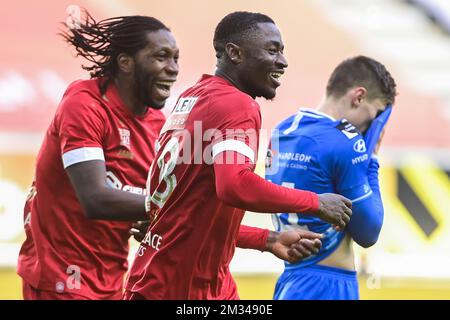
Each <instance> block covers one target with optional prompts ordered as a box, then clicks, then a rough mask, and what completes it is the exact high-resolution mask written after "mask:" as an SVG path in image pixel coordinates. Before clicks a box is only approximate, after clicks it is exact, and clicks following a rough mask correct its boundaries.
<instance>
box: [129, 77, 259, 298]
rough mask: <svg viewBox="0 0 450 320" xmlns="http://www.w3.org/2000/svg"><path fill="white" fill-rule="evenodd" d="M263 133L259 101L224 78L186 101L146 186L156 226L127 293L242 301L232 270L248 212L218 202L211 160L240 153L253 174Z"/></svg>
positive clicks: (170, 123) (204, 83) (164, 136)
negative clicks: (231, 263) (238, 235)
mask: <svg viewBox="0 0 450 320" xmlns="http://www.w3.org/2000/svg"><path fill="white" fill-rule="evenodd" d="M260 127H261V114H260V108H259V105H258V104H257V103H256V101H255V100H254V99H252V98H251V97H250V96H249V95H247V94H245V93H243V92H242V91H239V90H238V89H237V88H236V87H234V86H233V85H232V84H231V83H229V82H228V81H226V80H225V79H222V78H220V77H216V76H208V75H204V76H203V77H202V79H201V80H200V81H199V82H198V83H197V84H196V85H194V86H193V87H191V88H189V89H188V90H186V91H185V92H184V93H183V94H182V95H181V96H180V98H179V99H178V102H177V104H176V106H175V108H174V110H173V111H172V114H171V115H170V117H169V118H168V119H167V121H166V123H165V125H164V127H163V129H162V131H161V135H160V137H159V140H158V148H159V151H158V153H157V155H156V158H155V161H154V162H153V164H152V168H151V171H150V174H149V181H148V184H149V185H148V186H147V188H148V189H149V192H150V195H152V198H151V199H152V200H151V205H150V206H151V216H152V219H153V223H152V224H151V227H150V228H149V230H148V232H147V235H146V237H145V238H144V240H143V241H142V243H141V246H140V247H139V250H138V252H137V253H136V257H135V260H134V262H133V265H132V267H131V270H130V273H129V276H128V281H127V285H126V289H127V290H128V291H130V292H133V293H136V294H137V295H138V296H141V297H143V298H146V299H238V298H239V297H238V295H237V289H236V284H235V282H234V280H233V279H232V277H231V274H230V271H229V263H230V261H231V259H232V257H233V254H234V250H235V244H236V238H237V234H238V231H239V226H240V223H241V220H242V218H243V215H244V210H242V209H237V208H235V207H231V206H229V205H227V204H226V203H224V202H223V201H221V200H220V199H219V198H218V197H217V194H216V186H215V179H214V167H213V165H212V163H213V161H212V158H213V157H214V156H215V155H217V154H219V153H221V152H222V151H236V152H238V153H239V154H241V155H244V156H245V158H246V159H248V160H250V161H251V162H253V169H254V163H256V156H257V150H258V138H259V136H258V134H259V130H260ZM245 130H249V132H250V135H241V134H240V132H242V131H245ZM251 132H253V134H252V133H251Z"/></svg>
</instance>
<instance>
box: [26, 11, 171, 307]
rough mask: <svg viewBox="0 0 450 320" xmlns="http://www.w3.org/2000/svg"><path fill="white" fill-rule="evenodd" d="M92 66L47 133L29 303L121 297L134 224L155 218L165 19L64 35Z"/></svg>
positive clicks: (106, 24) (30, 215)
mask: <svg viewBox="0 0 450 320" xmlns="http://www.w3.org/2000/svg"><path fill="white" fill-rule="evenodd" d="M62 35H63V37H64V38H65V40H66V41H67V42H68V43H69V44H71V45H72V46H73V47H75V49H76V51H77V55H78V56H81V57H83V58H85V59H86V60H87V61H88V62H90V64H89V65H88V66H83V68H84V69H85V70H87V71H90V74H91V78H92V79H90V80H79V81H75V82H73V83H72V84H70V85H69V87H68V88H67V90H66V92H65V94H64V96H63V98H62V100H61V103H60V104H59V107H58V109H57V111H56V114H55V116H54V118H53V120H52V122H51V124H50V127H49V128H48V130H47V132H46V135H45V138H44V141H43V144H42V146H41V149H40V151H39V155H38V158H37V162H36V172H35V180H34V182H33V185H32V189H31V190H32V191H31V192H30V195H29V197H28V200H27V202H26V206H25V211H24V217H25V232H26V240H25V242H24V244H23V245H22V248H21V251H20V256H19V263H18V273H19V275H20V276H21V277H22V278H23V294H24V298H25V299H120V298H121V295H122V286H123V276H124V273H125V272H126V271H127V256H128V238H129V230H130V224H131V221H136V220H145V219H148V218H147V217H148V216H147V214H146V211H145V205H144V203H145V184H146V178H147V173H148V169H149V167H150V164H151V161H152V160H153V158H154V155H155V149H154V145H155V141H156V138H157V137H158V134H159V131H160V129H161V127H162V125H163V124H164V120H165V118H164V116H163V114H162V113H161V111H159V110H158V109H161V108H162V107H163V106H164V102H165V101H166V99H167V98H168V97H169V95H170V88H171V86H172V84H173V83H174V81H175V80H176V77H177V74H178V56H179V50H178V48H177V45H176V42H175V38H174V37H173V35H172V33H171V32H170V30H169V29H168V28H167V27H166V26H165V25H164V24H163V23H162V22H160V21H159V20H157V19H155V18H152V17H145V16H125V17H116V18H110V19H106V20H102V21H98V22H97V21H95V20H94V19H93V18H92V17H91V16H90V15H89V13H87V12H86V18H85V19H84V21H83V23H80V24H79V26H77V27H76V28H73V29H69V30H68V31H66V32H63V33H62Z"/></svg>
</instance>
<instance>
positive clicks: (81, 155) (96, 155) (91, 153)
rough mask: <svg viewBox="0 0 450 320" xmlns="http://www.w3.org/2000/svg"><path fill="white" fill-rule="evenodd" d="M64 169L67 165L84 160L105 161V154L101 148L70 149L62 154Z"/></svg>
mask: <svg viewBox="0 0 450 320" xmlns="http://www.w3.org/2000/svg"><path fill="white" fill-rule="evenodd" d="M62 160H63V164H64V169H66V168H67V167H69V166H71V165H73V164H76V163H79V162H84V161H91V160H101V161H105V155H104V154H103V149H102V148H97V147H84V148H79V149H74V150H70V151H68V152H66V153H64V154H63V155H62Z"/></svg>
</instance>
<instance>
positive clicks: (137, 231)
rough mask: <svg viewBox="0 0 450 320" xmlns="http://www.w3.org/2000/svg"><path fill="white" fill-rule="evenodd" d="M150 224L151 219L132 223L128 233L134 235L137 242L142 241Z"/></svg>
mask: <svg viewBox="0 0 450 320" xmlns="http://www.w3.org/2000/svg"><path fill="white" fill-rule="evenodd" d="M149 225H150V220H145V221H138V222H135V223H133V224H132V225H131V229H130V231H129V232H128V233H129V234H130V235H132V236H133V237H134V239H135V240H136V241H137V242H141V241H142V240H143V239H144V237H145V234H146V233H147V229H148V226H149Z"/></svg>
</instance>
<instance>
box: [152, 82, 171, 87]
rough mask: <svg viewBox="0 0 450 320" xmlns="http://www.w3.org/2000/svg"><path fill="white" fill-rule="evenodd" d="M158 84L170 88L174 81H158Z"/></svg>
mask: <svg viewBox="0 0 450 320" xmlns="http://www.w3.org/2000/svg"><path fill="white" fill-rule="evenodd" d="M156 84H158V85H161V86H165V87H168V88H170V87H172V85H173V82H172V81H158V82H156Z"/></svg>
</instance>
